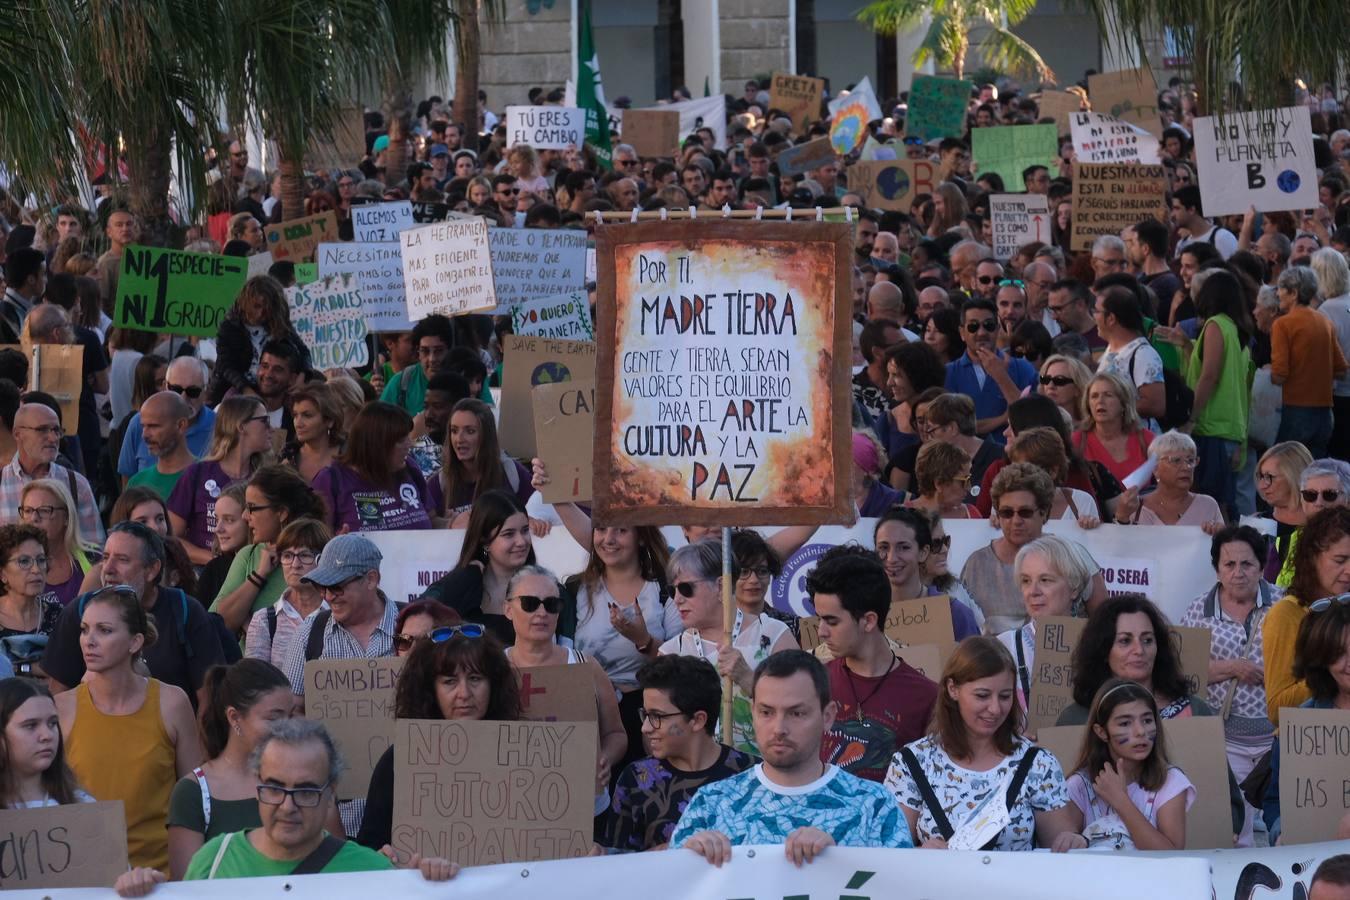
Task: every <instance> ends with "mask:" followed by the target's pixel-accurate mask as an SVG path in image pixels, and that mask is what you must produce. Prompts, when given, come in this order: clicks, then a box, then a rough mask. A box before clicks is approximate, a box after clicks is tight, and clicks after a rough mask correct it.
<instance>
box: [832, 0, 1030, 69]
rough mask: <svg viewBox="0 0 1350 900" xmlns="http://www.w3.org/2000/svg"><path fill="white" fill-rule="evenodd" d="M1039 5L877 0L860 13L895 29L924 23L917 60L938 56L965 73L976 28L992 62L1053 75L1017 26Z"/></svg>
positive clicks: (881, 27) (877, 25) (999, 0)
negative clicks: (972, 32)
mask: <svg viewBox="0 0 1350 900" xmlns="http://www.w3.org/2000/svg"><path fill="white" fill-rule="evenodd" d="M1035 6H1036V0H874V2H872V3H870V4H869V5H867V6H865V7H863V9H862V11H861V12H859V13H858V19H859V21H861V22H863V23H864V24H866V25H868V26H870V27H871V28H873V29H874V30H876V31H878V32H880V33H882V34H886V35H892V34H895V33H896V32H899V31H909V30H911V29H913V28H917V27H919V26H921V25H922V24H923V22H924V20H925V18H927V20H928V23H929V24H928V31H927V32H926V33H925V35H924V38H923V42H922V43H921V44H920V45H919V49H918V50H917V51H916V52H915V54H914V62H915V63H916V64H920V63H924V62H927V61H928V60H930V59H931V60H933V61H935V62H936V63H937V64H938V65H939V66H942V67H944V68H949V69H952V70H953V71H954V72H955V73H956V77H958V78H960V77H961V76H962V73H963V72H964V71H965V64H966V55H967V53H968V52H969V50H970V43H971V41H970V33H971V31H972V30H974V29H980V30H981V31H982V32H983V33H982V35H981V37H980V40H979V42H978V43H977V45H976V48H977V52H978V54H979V55H980V57H981V58H982V59H983V60H984V62H985V64H986V65H989V66H992V67H994V68H996V69H1000V70H1002V71H1005V72H1013V73H1017V74H1019V75H1024V76H1027V77H1031V78H1037V79H1042V80H1051V79H1053V78H1054V72H1052V71H1051V70H1050V67H1049V66H1048V65H1046V63H1045V60H1043V59H1041V55H1040V53H1038V52H1037V51H1036V48H1035V47H1033V46H1031V45H1030V44H1028V43H1027V42H1026V41H1025V40H1023V39H1022V38H1020V37H1018V36H1017V35H1016V34H1014V33H1013V32H1012V30H1011V26H1013V25H1016V24H1018V23H1019V22H1021V21H1022V20H1023V19H1025V18H1026V17H1027V16H1028V15H1030V13H1031V11H1032V10H1033V9H1034V8H1035Z"/></svg>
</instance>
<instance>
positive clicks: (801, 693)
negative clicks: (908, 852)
mask: <svg viewBox="0 0 1350 900" xmlns="http://www.w3.org/2000/svg"><path fill="white" fill-rule="evenodd" d="M751 697H752V704H753V705H752V715H753V718H754V726H755V739H756V741H757V742H758V744H759V749H760V752H761V753H762V754H763V756H764V762H762V763H760V764H759V765H757V766H755V767H754V768H752V769H748V770H747V771H745V772H742V773H741V774H739V775H734V776H732V777H731V778H726V779H724V780H722V781H718V782H714V783H712V784H708V785H704V786H703V787H702V788H700V789H699V791H698V793H697V794H695V795H694V799H693V800H691V801H690V802H689V806H688V807H687V808H686V809H685V811H684V815H682V816H681V817H680V824H679V825H678V826H676V828H675V833H674V834H673V835H671V839H670V845H671V846H672V847H685V848H687V849H689V850H693V851H694V852H695V853H697V854H698V855H700V856H702V857H703V858H704V859H706V860H708V861H709V862H711V863H712V864H713V865H716V866H720V865H722V864H723V863H724V862H727V861H728V860H730V859H731V848H732V846H734V845H737V844H780V843H781V844H784V845H785V847H784V849H785V850H786V853H787V857H788V859H790V860H792V862H793V863H795V864H796V865H799V866H800V865H801V864H802V863H806V862H811V860H813V859H814V858H815V857H816V856H817V855H819V854H820V853H821V852H823V851H824V850H825V848H826V847H829V846H832V845H834V844H840V845H844V846H850V847H912V846H914V843H913V841H912V840H911V839H910V835H909V826H908V825H907V824H906V823H905V819H904V817H903V816H902V815H901V814H900V808H899V806H897V805H896V803H895V798H893V797H892V796H890V795H889V794H887V793H886V791H885V790H883V789H882V788H881V786H880V785H878V784H875V783H873V782H870V781H864V780H863V779H861V778H858V777H856V776H854V775H850V774H849V773H847V772H845V771H844V770H842V769H840V768H839V767H838V766H834V765H830V764H828V763H824V762H822V761H821V758H820V745H821V739H822V737H823V736H824V733H825V731H826V729H828V728H829V727H830V725H831V724H832V723H833V722H834V713H835V705H834V703H833V702H831V700H830V680H829V677H828V676H827V675H826V673H825V667H824V666H823V665H822V664H821V663H820V661H819V660H817V659H816V658H815V657H814V656H812V655H811V654H810V653H806V652H805V651H802V650H785V651H783V652H781V653H775V654H773V655H772V656H770V657H768V658H767V659H765V660H764V661H763V662H762V663H760V664H759V668H757V669H756V670H755V680H754V685H753V689H752V694H751Z"/></svg>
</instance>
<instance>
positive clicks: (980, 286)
mask: <svg viewBox="0 0 1350 900" xmlns="http://www.w3.org/2000/svg"><path fill="white" fill-rule="evenodd" d="M1003 276H1004V272H1003V263H1001V262H999V261H998V260H996V259H994V258H993V257H987V258H985V259H982V260H980V261H979V262H977V263H976V264H975V289H974V291H972V292H971V296H972V297H983V298H985V299H986V300H993V299H994V297H995V296H996V295H997V294H998V283H999V282H1000V281H1002V280H1003Z"/></svg>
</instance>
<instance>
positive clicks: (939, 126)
mask: <svg viewBox="0 0 1350 900" xmlns="http://www.w3.org/2000/svg"><path fill="white" fill-rule="evenodd" d="M973 87H974V82H971V81H957V80H956V79H955V78H937V77H935V76H933V75H915V76H914V83H913V84H912V85H911V86H910V89H909V111H908V112H907V113H906V114H905V135H906V136H907V137H918V138H922V139H923V140H924V141H925V142H928V141H931V140H933V139H934V138H944V137H960V136H961V135H963V134H965V133H966V107H967V106H968V105H969V104H970V91H971V88H973Z"/></svg>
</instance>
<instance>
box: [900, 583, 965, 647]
mask: <svg viewBox="0 0 1350 900" xmlns="http://www.w3.org/2000/svg"><path fill="white" fill-rule="evenodd" d="M884 630H885V632H886V637H888V638H890V639H891V640H893V641H895V642H897V643H899V644H901V645H902V646H908V645H909V644H933V645H935V646H938V647H948V646H951V645H952V644H954V643H955V642H956V638H955V636H954V633H953V631H952V607H951V600H950V598H949V597H947V595H946V594H939V595H938V596H935V597H915V598H913V599H910V600H895V601H892V603H891V609H890V612H888V613H886V624H885V629H884Z"/></svg>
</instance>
